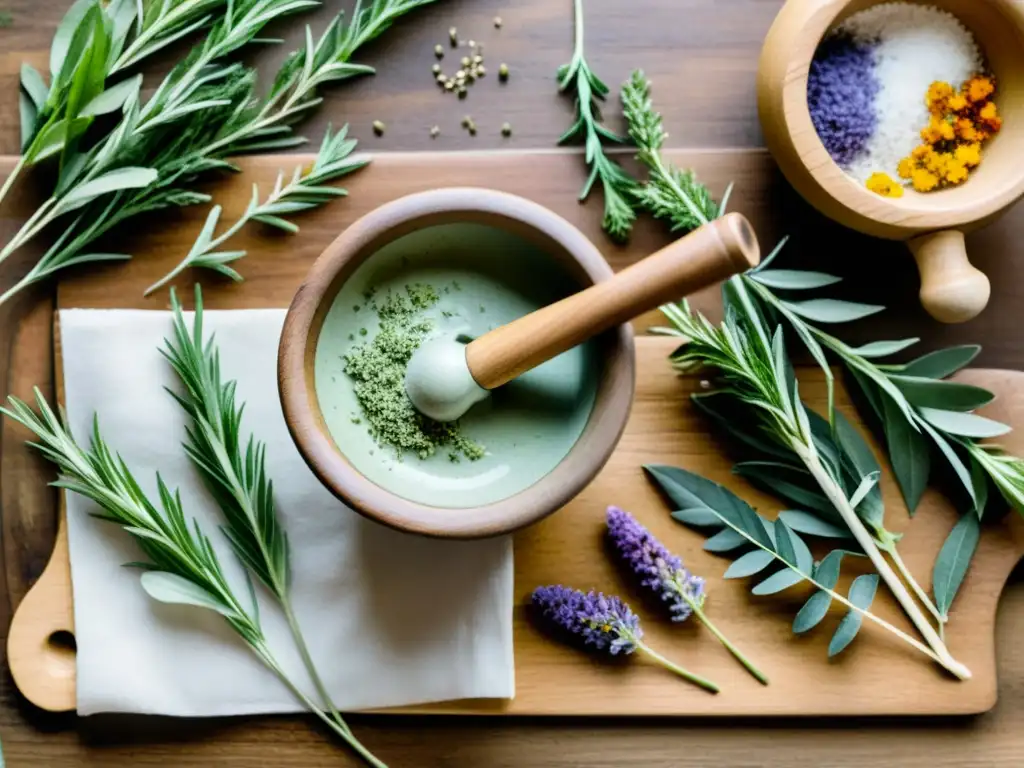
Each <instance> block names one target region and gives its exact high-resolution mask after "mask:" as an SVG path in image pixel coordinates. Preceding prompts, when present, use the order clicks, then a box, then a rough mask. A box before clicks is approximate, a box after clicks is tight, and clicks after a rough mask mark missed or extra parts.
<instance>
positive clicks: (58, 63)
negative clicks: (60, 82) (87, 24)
mask: <svg viewBox="0 0 1024 768" xmlns="http://www.w3.org/2000/svg"><path fill="white" fill-rule="evenodd" d="M97 3H98V0H75V2H74V3H73V4H72V5H71V7H70V8H69V9H68V12H67V13H66V14H64V18H63V19H61V22H60V24H59V25H58V26H57V31H56V32H55V33H54V35H53V42H52V43H51V44H50V74H51V75H52V76H53V77H55V78H56V76H57V74H58V73H59V72H60V71H61V69H62V68H63V66H64V60H65V58H66V57H67V54H68V48H69V47H70V46H71V40H72V38H73V37H74V36H75V31H76V30H77V29H78V27H79V25H80V24H81V22H82V19H83V18H85V14H86V13H87V12H88V11H89V9H90V8H91V7H93V6H94V5H96V4H97Z"/></svg>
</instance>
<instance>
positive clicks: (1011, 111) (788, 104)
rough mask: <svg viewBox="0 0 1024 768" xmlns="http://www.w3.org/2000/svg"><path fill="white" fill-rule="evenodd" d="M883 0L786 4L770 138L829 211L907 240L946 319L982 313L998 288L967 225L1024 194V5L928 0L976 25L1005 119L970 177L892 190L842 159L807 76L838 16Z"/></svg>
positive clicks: (791, 175) (774, 67)
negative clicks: (971, 249)
mask: <svg viewBox="0 0 1024 768" xmlns="http://www.w3.org/2000/svg"><path fill="white" fill-rule="evenodd" d="M880 1H881V0H788V2H787V3H786V4H785V6H783V8H782V10H781V11H780V12H779V15H778V16H777V17H776V19H775V22H774V24H773V25H772V27H771V30H770V31H769V32H768V37H767V38H766V39H765V43H764V48H763V50H762V52H761V60H760V65H759V70H758V87H757V91H758V109H759V112H760V118H761V125H762V127H763V130H764V136H765V142H766V144H767V145H768V148H769V150H771V152H772V154H773V155H774V156H775V159H776V161H777V162H778V164H779V166H780V168H781V169H782V172H783V173H784V174H785V176H786V178H787V179H788V180H789V182H790V183H791V184H792V185H793V186H794V187H796V189H797V191H798V192H800V194H801V195H803V196H804V197H805V198H806V199H807V200H808V201H809V202H810V203H811V204H812V205H814V206H815V207H816V208H818V209H819V210H820V211H821V212H822V213H824V214H825V215H826V216H829V217H830V218H833V219H835V220H836V221H838V222H839V223H840V224H843V225H845V226H848V227H852V228H853V229H857V230H859V231H861V232H864V233H866V234H869V235H874V236H877V237H884V238H890V239H894V240H903V241H906V243H907V245H908V246H909V248H910V250H911V252H912V253H913V254H914V257H915V258H916V260H917V264H918V268H919V271H920V273H921V292H920V299H921V303H922V304H923V305H924V308H925V309H926V310H927V311H928V312H929V313H930V314H931V315H932V316H933V317H935V318H936V319H937V320H941V321H943V322H947V323H955V322H963V321H965V320H969V319H971V318H972V317H975V316H976V315H977V314H978V313H979V312H981V311H982V310H983V309H984V308H985V305H986V303H987V302H988V297H989V282H988V278H987V277H985V275H984V274H983V273H981V272H980V271H978V270H977V269H976V268H975V267H973V266H972V265H971V263H970V261H969V260H968V258H967V250H966V247H965V244H964V233H965V232H968V231H970V230H971V229H974V228H976V227H979V226H981V225H983V224H985V223H986V222H988V221H989V220H991V219H992V218H993V217H995V216H996V215H998V214H999V213H1000V212H1001V211H1003V210H1004V209H1005V208H1006V207H1007V206H1009V205H1010V204H1012V203H1013V202H1015V201H1016V200H1017V199H1018V198H1019V197H1020V196H1021V194H1022V193H1024V162H1021V158H1022V157H1024V4H1022V3H1020V2H1018V0H926V2H920V4H921V5H926V4H928V5H935V6H938V7H939V8H942V9H943V10H946V11H949V12H950V13H952V14H953V15H955V16H957V17H958V18H959V19H960V20H961V21H962V22H963V24H964V25H965V26H966V27H967V28H968V29H969V30H970V31H971V32H972V33H973V34H974V37H975V39H976V40H977V41H978V45H979V46H980V47H981V49H982V51H983V53H984V54H985V56H986V58H987V61H988V64H989V67H990V68H991V70H992V72H993V73H994V74H995V77H996V82H997V91H996V100H997V103H998V105H999V109H1000V111H1001V113H1002V115H1003V117H1004V123H1003V128H1002V130H1001V131H1000V132H999V133H998V134H997V135H996V136H995V137H993V139H991V140H990V141H989V142H987V143H986V145H985V147H984V150H983V151H984V160H983V162H982V163H981V165H980V166H979V167H978V168H976V169H975V170H974V171H972V173H971V177H970V178H969V179H968V180H967V182H965V183H964V184H962V185H960V186H958V187H952V188H949V189H944V190H940V191H936V192H929V193H927V194H917V193H914V194H907V195H904V196H903V197H901V198H885V197H881V196H879V195H877V194H875V193H873V192H871V191H869V190H868V189H867V188H866V187H864V186H863V185H862V184H860V183H858V182H857V181H855V180H854V179H852V178H850V177H849V176H848V175H847V174H846V173H844V172H843V170H842V169H841V168H840V167H839V166H838V165H836V163H835V162H834V161H833V160H832V158H831V157H830V156H829V154H828V151H827V150H826V149H825V146H824V145H823V144H822V142H821V140H820V139H819V138H818V134H817V132H816V131H815V129H814V126H813V124H812V123H811V115H810V111H809V109H808V106H807V76H808V71H809V69H810V65H811V59H812V58H813V56H814V52H815V49H816V48H817V47H818V44H819V42H820V41H821V40H822V38H823V37H824V36H825V35H826V34H828V32H829V31H830V30H831V29H832V28H833V27H834V26H835V25H836V24H837V23H839V22H841V21H842V20H843V19H845V18H846V17H848V16H850V15H851V14H853V13H856V12H858V11H861V10H864V9H865V8H868V7H870V6H872V5H877V4H879V2H880ZM913 1H914V2H917V0H913ZM921 98H924V94H921Z"/></svg>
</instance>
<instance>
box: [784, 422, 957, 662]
mask: <svg viewBox="0 0 1024 768" xmlns="http://www.w3.org/2000/svg"><path fill="white" fill-rule="evenodd" d="M790 447H791V448H792V449H793V451H794V452H795V453H796V454H797V456H799V457H800V459H801V461H803V463H804V466H806V467H807V470H808V471H809V472H810V473H811V476H812V477H814V479H815V481H816V482H817V483H818V486H819V487H820V488H821V490H822V491H823V492H824V494H825V495H826V496H827V497H828V499H829V501H831V502H832V504H833V505H834V506H835V508H836V510H837V511H838V512H839V514H840V516H841V517H842V518H843V522H844V523H846V527H847V528H849V529H850V533H852V534H853V537H854V538H855V539H856V540H857V543H858V544H860V546H861V547H862V548H863V550H864V552H865V553H866V554H867V556H868V558H869V559H870V560H871V563H872V565H874V567H875V570H876V571H878V575H879V576H881V577H882V580H883V581H884V582H885V583H886V584H887V585H888V587H889V590H890V591H891V592H892V594H893V596H894V597H895V598H896V601H897V602H898V603H899V604H900V606H901V607H902V608H903V610H904V612H905V613H906V614H907V616H908V618H909V619H910V620H911V622H912V623H913V624H914V626H915V627H916V628H917V630H918V632H920V633H921V635H922V636H923V637H924V638H925V640H926V641H927V642H928V645H929V646H930V647H931V649H932V651H934V654H931V653H930V654H929V655H932V656H933V658H936V660H937V661H938V662H939V663H940V664H941V665H942V666H943V667H945V668H946V669H947V670H949V671H950V672H951V673H952V674H953V675H955V676H956V677H958V678H960V679H961V680H967V679H969V678H970V677H971V671H970V670H969V669H968V668H967V667H965V666H964V665H963V664H961V663H960V662H958V661H957V660H956V659H954V658H953V656H952V655H951V654H950V652H949V649H948V648H946V645H945V643H943V642H942V638H940V637H939V635H938V634H937V633H936V631H935V629H934V628H933V627H932V625H931V622H930V621H928V618H927V617H926V616H925V615H924V614H923V613H922V612H921V609H920V608H919V607H918V605H917V603H916V602H914V598H913V597H912V596H911V595H910V593H909V592H908V591H907V588H906V586H905V585H904V584H903V582H902V581H900V578H899V577H898V576H897V575H896V573H895V572H894V571H893V570H892V568H891V567H890V565H889V563H888V562H887V561H886V559H885V558H884V557H882V553H881V551H880V550H879V549H878V546H877V545H876V544H875V542H874V540H873V539H872V537H871V534H870V533H868V531H867V529H866V528H865V527H864V524H863V523H862V522H861V520H860V518H859V517H857V513H856V511H855V510H854V509H853V507H852V506H851V505H850V500H849V499H847V498H846V494H845V493H844V492H843V490H842V489H841V488H839V487H838V486H837V485H836V483H835V482H834V481H833V479H832V476H831V475H830V474H829V473H828V472H827V471H826V470H825V468H824V467H823V466H822V464H821V460H820V459H819V457H818V453H817V451H815V450H814V449H813V448H811V447H809V446H807V445H804V444H803V443H802V442H799V441H796V440H794V441H792V442H791V446H790ZM875 618H876V621H878V622H880V623H881V621H882V620H881V619H878V618H877V617H875ZM890 626H891V625H890ZM893 629H895V627H893ZM897 631H898V630H897ZM915 642H916V641H915Z"/></svg>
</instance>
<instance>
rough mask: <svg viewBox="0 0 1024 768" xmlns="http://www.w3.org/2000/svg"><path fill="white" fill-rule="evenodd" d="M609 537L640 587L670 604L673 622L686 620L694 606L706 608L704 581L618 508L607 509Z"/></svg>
mask: <svg viewBox="0 0 1024 768" xmlns="http://www.w3.org/2000/svg"><path fill="white" fill-rule="evenodd" d="M607 520H608V536H609V538H610V539H611V541H612V544H613V545H614V546H615V549H616V551H617V552H618V553H619V555H620V556H621V557H622V559H623V560H625V561H626V563H627V564H628V565H629V567H630V568H631V569H632V570H633V572H634V573H636V574H637V575H638V576H639V577H640V584H641V585H642V586H645V587H648V588H649V589H651V590H653V591H654V592H655V593H656V594H658V595H659V596H660V597H661V599H662V600H664V601H665V602H667V603H668V604H669V610H670V611H671V613H672V621H686V619H688V618H689V617H690V615H691V614H692V613H693V606H694V605H696V606H697V607H698V608H700V607H702V606H703V605H704V600H705V598H706V595H705V594H704V579H702V578H700V577H699V576H694V575H693V574H692V573H690V572H689V571H688V570H686V568H684V567H683V561H682V559H681V558H680V557H679V556H677V555H673V554H672V553H671V552H669V551H668V548H667V547H665V545H664V544H662V543H661V542H660V541H658V539H656V538H655V537H654V534H652V533H651V532H650V531H648V530H647V529H646V528H644V526H642V525H641V524H640V523H639V522H638V521H637V519H636V518H634V517H633V516H632V515H631V514H629V513H628V512H626V511H625V510H624V509H620V508H619V507H608V513H607Z"/></svg>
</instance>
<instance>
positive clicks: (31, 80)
mask: <svg viewBox="0 0 1024 768" xmlns="http://www.w3.org/2000/svg"><path fill="white" fill-rule="evenodd" d="M21 88H22V90H23V91H25V93H27V94H28V96H29V98H30V99H32V103H33V104H34V105H35V107H36V111H42V109H43V107H44V106H45V105H46V98H47V95H48V94H49V91H50V88H49V86H47V85H46V83H45V82H44V81H43V76H42V75H40V74H39V71H38V70H37V69H36V68H35V67H33V66H32V65H31V64H25V63H22V65H21Z"/></svg>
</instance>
